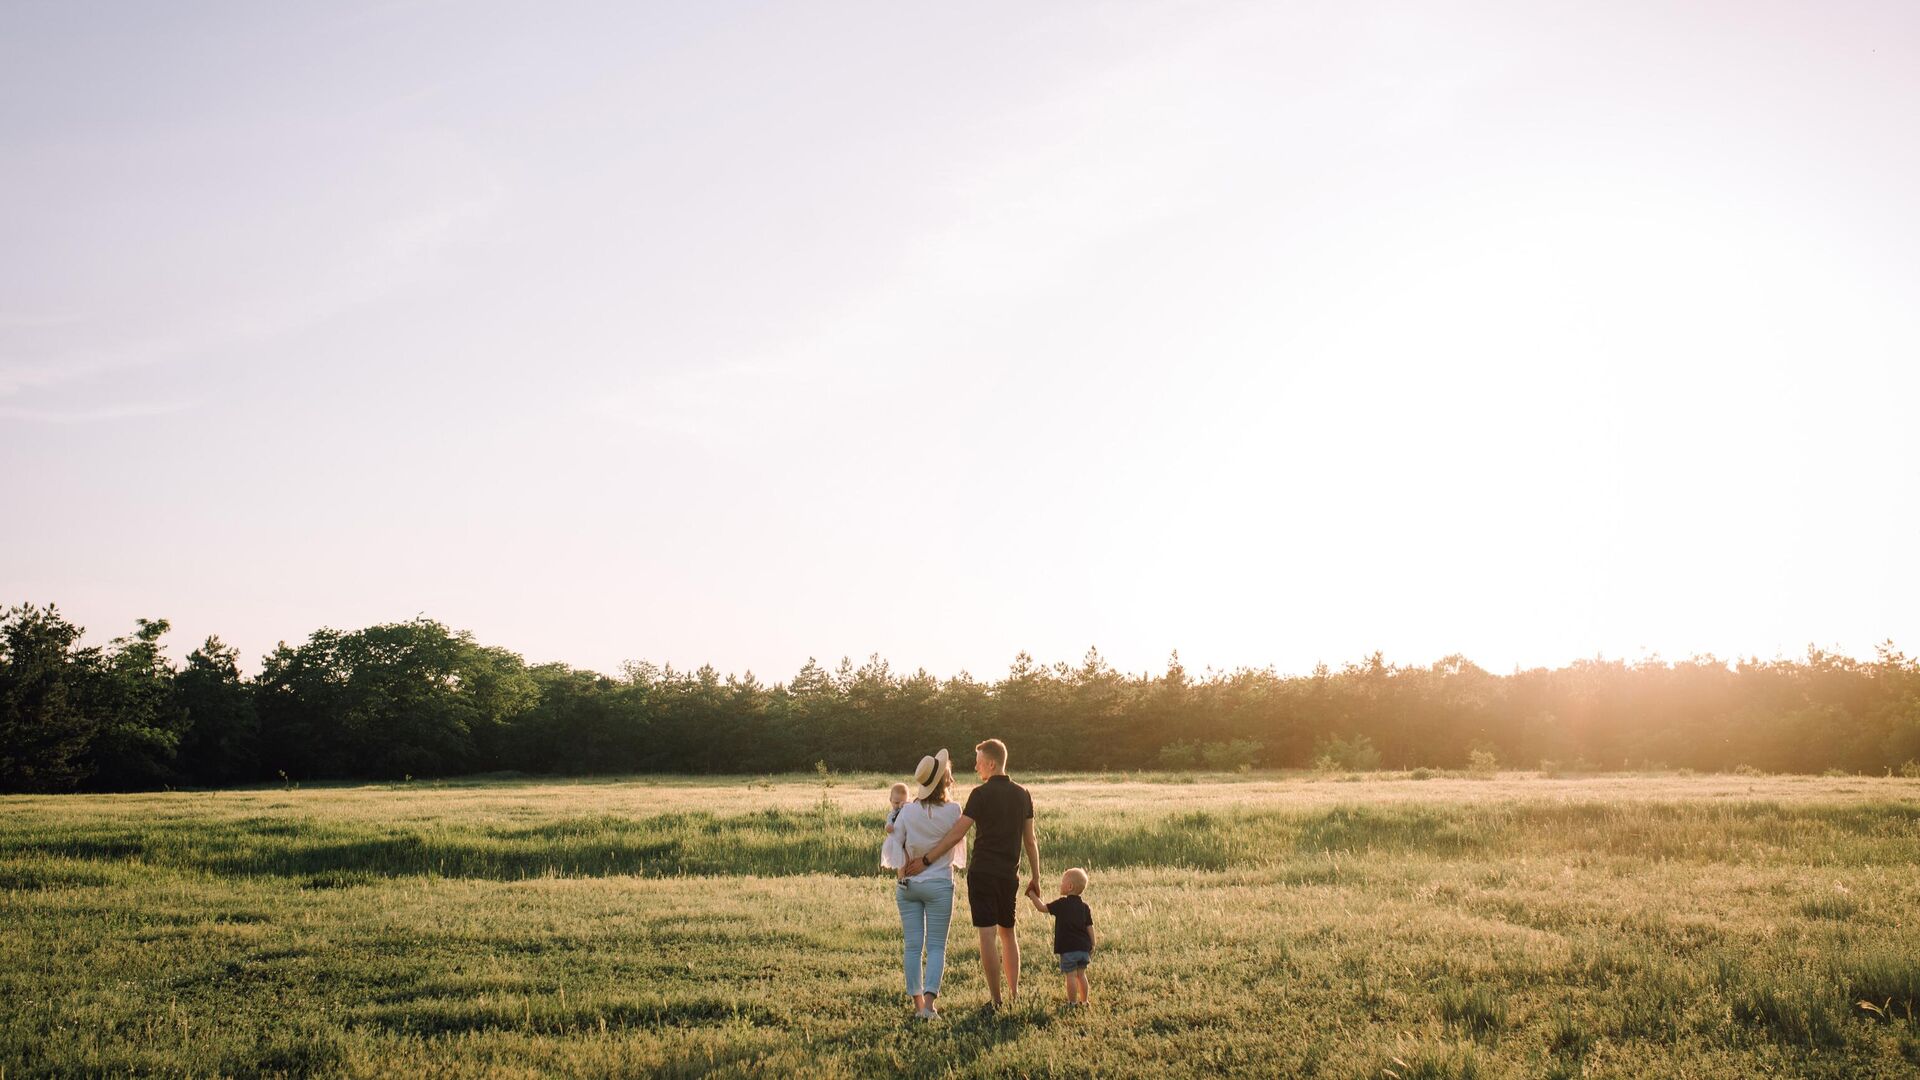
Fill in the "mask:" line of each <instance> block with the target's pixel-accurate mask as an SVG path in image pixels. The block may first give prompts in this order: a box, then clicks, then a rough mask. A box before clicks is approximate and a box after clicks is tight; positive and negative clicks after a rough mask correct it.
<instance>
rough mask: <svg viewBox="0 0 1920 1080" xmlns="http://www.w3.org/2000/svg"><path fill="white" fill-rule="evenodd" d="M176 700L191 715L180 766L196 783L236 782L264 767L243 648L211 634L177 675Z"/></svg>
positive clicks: (178, 706) (181, 709)
mask: <svg viewBox="0 0 1920 1080" xmlns="http://www.w3.org/2000/svg"><path fill="white" fill-rule="evenodd" d="M173 696H174V705H175V707H176V708H177V709H178V710H179V712H180V714H181V715H182V716H183V717H184V718H185V721H186V730H185V731H184V732H183V733H182V734H181V736H180V752H179V757H178V760H177V766H178V768H179V769H180V771H181V772H182V773H183V774H185V775H186V776H187V777H189V778H190V779H192V780H193V782H194V783H196V784H206V785H213V784H234V783H240V782H243V781H246V780H251V779H254V778H255V777H257V776H258V775H259V771H260V717H259V713H258V712H257V711H256V710H255V708H254V699H253V691H252V690H251V689H250V688H249V687H248V686H247V684H246V680H244V679H242V678H241V677H240V650H238V649H236V648H233V647H232V646H230V645H228V644H226V643H225V642H222V641H221V640H220V639H219V638H218V637H209V638H208V639H207V640H206V642H205V643H204V644H202V645H201V646H200V647H199V648H198V649H195V650H193V651H192V652H190V653H188V654H187V666H186V667H184V668H182V669H181V670H180V673H179V674H178V675H176V676H174V679H173Z"/></svg>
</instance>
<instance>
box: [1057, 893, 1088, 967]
mask: <svg viewBox="0 0 1920 1080" xmlns="http://www.w3.org/2000/svg"><path fill="white" fill-rule="evenodd" d="M1047 914H1049V915H1051V916H1053V951H1054V952H1057V953H1070V952H1092V951H1093V931H1092V930H1091V929H1090V928H1091V927H1092V926H1093V910H1092V909H1091V908H1089V907H1087V902H1086V901H1085V900H1082V899H1080V898H1079V897H1077V896H1063V897H1061V898H1060V899H1058V900H1055V901H1053V902H1052V903H1050V904H1048V905H1047Z"/></svg>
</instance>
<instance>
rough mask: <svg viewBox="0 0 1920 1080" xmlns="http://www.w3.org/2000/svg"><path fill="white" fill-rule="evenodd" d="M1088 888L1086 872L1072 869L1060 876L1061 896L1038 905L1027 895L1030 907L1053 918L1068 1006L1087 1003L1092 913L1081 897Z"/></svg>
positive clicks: (1032, 896) (1054, 937)
mask: <svg viewBox="0 0 1920 1080" xmlns="http://www.w3.org/2000/svg"><path fill="white" fill-rule="evenodd" d="M1086 889H1087V872H1086V871H1085V870H1082V869H1080V868H1079V867H1077V866H1076V867H1074V868H1073V869H1071V870H1069V871H1067V872H1066V873H1064V874H1062V875H1060V897H1059V899H1057V900H1054V901H1053V902H1051V903H1041V902H1040V898H1039V897H1038V896H1034V895H1031V894H1029V895H1028V897H1027V899H1029V900H1031V901H1033V906H1034V907H1037V908H1039V909H1040V910H1041V911H1044V912H1046V913H1047V914H1049V915H1051V916H1053V951H1054V952H1056V953H1059V954H1060V974H1062V975H1064V976H1066V978H1067V1007H1068V1008H1070V1009H1071V1008H1077V1007H1080V1006H1084V1005H1085V1004H1086V1003H1087V965H1088V964H1090V963H1092V962H1093V911H1092V909H1091V908H1088V907H1087V902H1086V901H1085V900H1082V899H1080V894H1081V893H1083V892H1085V891H1086Z"/></svg>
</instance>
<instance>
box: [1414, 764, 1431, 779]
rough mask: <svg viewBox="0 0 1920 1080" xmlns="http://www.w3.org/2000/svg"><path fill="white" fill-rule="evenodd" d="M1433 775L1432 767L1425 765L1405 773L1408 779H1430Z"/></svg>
mask: <svg viewBox="0 0 1920 1080" xmlns="http://www.w3.org/2000/svg"><path fill="white" fill-rule="evenodd" d="M1433 777H1434V771H1433V770H1432V769H1429V768H1426V767H1425V766H1422V767H1420V768H1418V769H1415V770H1413V771H1412V772H1410V773H1408V774H1407V778H1408V779H1410V780H1431V779H1433Z"/></svg>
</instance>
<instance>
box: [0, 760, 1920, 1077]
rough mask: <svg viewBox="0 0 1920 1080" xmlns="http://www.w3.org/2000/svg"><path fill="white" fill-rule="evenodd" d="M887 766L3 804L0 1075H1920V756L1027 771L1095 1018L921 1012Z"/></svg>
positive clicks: (1026, 936) (1044, 973) (974, 998)
mask: <svg viewBox="0 0 1920 1080" xmlns="http://www.w3.org/2000/svg"><path fill="white" fill-rule="evenodd" d="M1016 764H1017V763H1016ZM889 779H890V778H882V777H879V776H874V775H849V776H832V775H813V776H783V777H732V778H712V777H703V778H649V777H638V778H620V779H590V780H579V781H568V780H559V781H556V780H550V779H530V778H514V777H500V778H491V779H476V780H465V781H441V782H431V783H429V782H413V783H403V784H377V785H365V786H288V787H271V788H254V789H246V790H233V791H218V792H163V793H156V794H137V795H63V796H9V797H4V798H0V926H4V931H3V932H0V998H3V999H4V1001H5V1004H6V1008H5V1010H4V1016H3V1017H0V1077H8V1078H11V1077H27V1076H74V1075H121V1074H143V1075H195V1076H199V1075H222V1074H224V1075H239V1076H263V1075H288V1076H300V1075H325V1076H336V1075H337V1076H379V1075H392V1074H400V1073H404V1074H410V1075H419V1076H447V1077H456V1076H481V1075H486V1076H542V1075H552V1074H556V1073H559V1074H572V1075H602V1076H619V1075H629V1076H642V1075H647V1076H651V1075H668V1076H672V1075H703V1074H709V1073H715V1074H720V1075H741V1076H745V1075H799V1076H871V1075H898V1074H906V1073H911V1074H915V1075H919V1076H949V1075H951V1076H1068V1075H1072V1076H1082V1075H1089V1074H1093V1075H1108V1076H1128V1075H1154V1076H1188V1075H1192V1076H1200V1075H1245V1076H1275V1075H1281V1076H1325V1077H1392V1078H1397V1080H1411V1078H1416V1077H1425V1078H1440V1077H1459V1078H1465V1077H1508V1076H1513V1077H1520V1076H1525V1077H1539V1076H1553V1077H1574V1076H1650V1075H1660V1076H1692V1077H1748V1076H1755V1075H1776V1076H1817V1077H1911V1076H1914V1075H1916V1073H1920V921H1916V911H1920V870H1916V867H1917V866H1920V780H1914V779H1903V778H1899V777H1851V776H1847V777H1777V776H1734V775H1707V776H1688V775H1673V774H1647V775H1606V776H1568V777H1550V776H1542V775H1540V774H1531V773H1528V774H1522V773H1502V774H1499V775H1493V776H1470V775H1465V774H1457V773H1454V774H1448V773H1437V774H1436V773H1428V772H1427V771H1425V770H1421V771H1419V772H1416V773H1379V774H1366V775H1354V776H1338V775H1326V774H1312V773H1289V774H1276V773H1243V774H1220V775H1204V774H1198V775H1154V774H1106V775H1090V774H1062V775H1048V774H1021V773H1019V771H1018V770H1017V769H1016V779H1019V780H1021V781H1022V782H1024V783H1027V784H1028V785H1029V786H1030V787H1031V788H1032V790H1033V791H1034V795H1035V799H1036V802H1037V804H1038V807H1039V830H1040V836H1041V846H1042V852H1043V856H1044V861H1045V864H1046V867H1047V869H1048V871H1049V873H1048V879H1047V882H1046V884H1047V885H1048V886H1049V887H1051V886H1052V885H1053V884H1054V883H1055V882H1057V876H1056V875H1057V874H1058V871H1059V870H1060V869H1062V868H1064V867H1066V866H1069V865H1081V866H1085V867H1087V868H1088V870H1089V871H1090V872H1091V875H1092V884H1091V886H1090V888H1089V889H1088V892H1087V899H1088V901H1089V903H1090V904H1091V906H1092V907H1093V909H1094V911H1095V918H1096V922H1097V928H1098V930H1099V932H1100V935H1101V946H1100V950H1099V952H1098V953H1097V954H1096V958H1095V963H1094V967H1093V970H1092V980H1091V981H1092V992H1093V1007H1092V1008H1090V1009H1087V1010H1084V1011H1079V1012H1072V1013H1067V1012H1063V1011H1062V1010H1061V1009H1060V1008H1059V1007H1058V1001H1059V999H1060V994H1061V990H1060V980H1059V977H1058V975H1057V974H1054V973H1053V972H1052V971H1051V969H1050V965H1049V963H1048V961H1049V960H1050V959H1051V957H1050V951H1049V940H1050V939H1049V935H1048V928H1047V926H1046V920H1045V918H1044V917H1023V919H1022V923H1021V938H1022V942H1023V949H1024V951H1025V956H1026V963H1025V967H1024V972H1025V975H1024V979H1025V981H1024V983H1023V987H1022V1000H1021V1002H1020V1003H1019V1005H1017V1006H1016V1007H1014V1008H1011V1009H1008V1010H1004V1011H1003V1012H1001V1013H998V1014H994V1015H986V1014H983V1013H981V1012H980V1011H979V1010H978V1009H977V1006H978V1004H979V1003H980V1002H981V1001H983V1000H984V996H985V994H984V989H983V986H982V979H981V975H980V971H979V966H978V960H977V948H976V946H975V944H974V942H973V933H972V931H971V929H970V928H969V927H968V926H967V925H966V921H965V916H964V905H963V904H962V905H961V906H960V907H959V908H958V909H957V910H956V913H955V914H956V918H955V927H954V931H953V936H952V939H951V946H950V948H951V953H950V958H949V977H948V980H947V986H946V990H945V993H944V994H943V995H942V1002H943V1007H944V1008H945V1009H946V1013H947V1015H946V1017H945V1018H943V1019H942V1020H939V1021H936V1022H933V1023H930V1024H922V1023H914V1022H911V1021H910V1020H909V1019H908V1009H907V1006H906V1003H905V1000H904V997H903V993H902V988H901V983H900V971H899V948H898V934H899V926H898V921H897V917H896V915H895V913H894V909H893V906H892V901H891V885H890V877H889V876H883V875H882V873H881V872H880V871H879V870H878V869H877V860H876V853H877V848H878V844H879V835H880V827H881V821H882V810H883V809H884V805H885V785H886V783H887V782H889Z"/></svg>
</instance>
